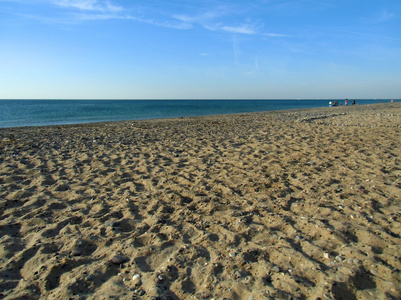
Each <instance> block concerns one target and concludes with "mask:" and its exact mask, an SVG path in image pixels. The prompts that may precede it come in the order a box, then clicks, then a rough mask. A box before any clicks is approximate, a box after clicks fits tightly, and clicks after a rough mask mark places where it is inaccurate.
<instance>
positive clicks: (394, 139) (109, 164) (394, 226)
mask: <svg viewBox="0 0 401 300" xmlns="http://www.w3.org/2000/svg"><path fill="white" fill-rule="evenodd" d="M0 205H1V211H0V298H4V299H401V258H400V257H401V104H400V103H389V104H376V105H364V106H349V107H336V108H321V109H310V110H298V111H280V112H266V113H247V114H238V115H224V116H209V117H193V118H177V119H164V120H149V121H131V122H111V123H96V124H85V125H66V126H49V127H26V128H8V129H0Z"/></svg>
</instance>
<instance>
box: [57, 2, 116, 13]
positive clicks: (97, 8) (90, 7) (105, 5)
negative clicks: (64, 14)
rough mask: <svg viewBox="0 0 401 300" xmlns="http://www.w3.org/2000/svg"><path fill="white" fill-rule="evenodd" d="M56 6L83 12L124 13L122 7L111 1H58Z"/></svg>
mask: <svg viewBox="0 0 401 300" xmlns="http://www.w3.org/2000/svg"><path fill="white" fill-rule="evenodd" d="M54 4H55V5H57V6H59V7H65V8H72V9H77V10H82V11H94V12H105V13H118V12H121V11H123V8H122V7H121V6H117V5H114V4H112V3H110V2H109V1H99V0H57V1H54Z"/></svg>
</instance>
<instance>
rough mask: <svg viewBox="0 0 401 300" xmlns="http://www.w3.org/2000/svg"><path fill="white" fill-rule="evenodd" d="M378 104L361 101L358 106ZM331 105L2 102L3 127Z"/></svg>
mask: <svg viewBox="0 0 401 300" xmlns="http://www.w3.org/2000/svg"><path fill="white" fill-rule="evenodd" d="M378 102H379V100H357V104H373V103H378ZM382 102H390V100H382ZM328 103H329V100H0V127H2V128H5V127H20V126H43V125H61V124H78V123H90V122H103V121H124V120H143V119H157V118H174V117H190V116H205V115H218V114H235V113H244V112H259V111H272V110H284V109H302V108H317V107H327V106H328Z"/></svg>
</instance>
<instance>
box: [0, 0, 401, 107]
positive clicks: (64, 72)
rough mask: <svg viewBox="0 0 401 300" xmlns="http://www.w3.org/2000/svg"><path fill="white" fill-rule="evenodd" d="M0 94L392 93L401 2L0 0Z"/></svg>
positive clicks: (398, 63) (396, 90) (397, 92)
mask: <svg viewBox="0 0 401 300" xmlns="http://www.w3.org/2000/svg"><path fill="white" fill-rule="evenodd" d="M0 58H1V59H0V99H58V98H63V99H88V98H89V99H99V98H100V99H232V98H235V99H296V98H326V99H327V98H338V99H343V98H397V99H399V98H401V1H400V0H380V1H378V0H255V1H240V0H230V1H221V0H202V1H200V0H196V1H195V0H185V1H184V0H166V1H162V0H124V1H123V0H0Z"/></svg>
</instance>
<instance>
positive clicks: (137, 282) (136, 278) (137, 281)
mask: <svg viewBox="0 0 401 300" xmlns="http://www.w3.org/2000/svg"><path fill="white" fill-rule="evenodd" d="M132 281H133V283H134V285H135V286H139V285H141V284H142V280H141V275H140V274H135V275H134V276H132Z"/></svg>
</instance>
